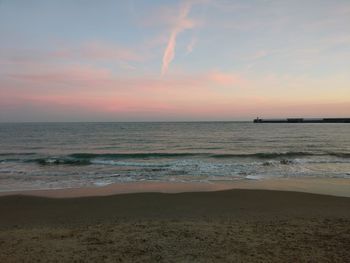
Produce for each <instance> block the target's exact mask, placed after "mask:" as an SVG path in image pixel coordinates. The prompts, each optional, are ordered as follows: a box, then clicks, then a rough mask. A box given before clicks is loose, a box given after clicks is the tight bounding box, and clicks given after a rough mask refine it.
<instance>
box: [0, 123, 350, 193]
mask: <svg viewBox="0 0 350 263" xmlns="http://www.w3.org/2000/svg"><path fill="white" fill-rule="evenodd" d="M277 177H290V178H295V177H320V178H324V177H338V178H349V179H350V125H349V124H253V123H242V122H193V123H22V124H5V123H3V124H0V191H10V190H24V189H48V188H67V187H81V186H102V185H107V184H110V183H118V182H132V181H147V180H151V181H171V182H173V181H181V182H210V181H215V180H230V181H231V180H264V179H265V178H277Z"/></svg>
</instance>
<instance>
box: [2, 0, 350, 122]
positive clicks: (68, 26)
mask: <svg viewBox="0 0 350 263" xmlns="http://www.w3.org/2000/svg"><path fill="white" fill-rule="evenodd" d="M349 25H350V2H349V1H347V0H344V1H341V0H337V1H317V4H316V2H315V1H306V2H305V1H302V2H301V1H226V0H192V1H191V0H187V1H186V0H184V1H136V0H128V1H101V2H99V1H86V2H84V4H81V2H79V1H44V0H35V1H30V3H29V2H28V3H24V2H23V1H17V0H14V1H9V0H4V1H1V2H0V38H1V41H0V121H2V122H7V121H80V120H82V121H166V120H170V121H181V120H184V121H188V120H251V119H252V118H255V117H256V116H257V115H259V116H265V117H289V116H291V117H294V116H300V117H349V115H350V74H349V72H350V48H349V47H350V27H349Z"/></svg>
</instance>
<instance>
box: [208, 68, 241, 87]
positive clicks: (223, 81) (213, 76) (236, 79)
mask: <svg viewBox="0 0 350 263" xmlns="http://www.w3.org/2000/svg"><path fill="white" fill-rule="evenodd" d="M208 80H210V81H212V82H213V83H215V84H218V85H223V86H230V85H243V84H245V83H246V80H245V79H244V78H243V77H242V76H240V75H238V74H230V73H224V72H220V71H212V72H210V73H209V74H208Z"/></svg>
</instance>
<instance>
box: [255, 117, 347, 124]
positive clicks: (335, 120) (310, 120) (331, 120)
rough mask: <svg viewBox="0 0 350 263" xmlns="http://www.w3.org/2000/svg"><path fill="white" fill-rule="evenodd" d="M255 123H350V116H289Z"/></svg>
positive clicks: (259, 120)
mask: <svg viewBox="0 0 350 263" xmlns="http://www.w3.org/2000/svg"><path fill="white" fill-rule="evenodd" d="M254 123H350V118H305V119H304V118H287V119H260V118H259V117H258V118H256V119H255V120H254Z"/></svg>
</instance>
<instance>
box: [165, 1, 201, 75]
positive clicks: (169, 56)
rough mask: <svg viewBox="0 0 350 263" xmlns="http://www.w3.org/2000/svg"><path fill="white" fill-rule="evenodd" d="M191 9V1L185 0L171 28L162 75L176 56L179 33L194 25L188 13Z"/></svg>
mask: <svg viewBox="0 0 350 263" xmlns="http://www.w3.org/2000/svg"><path fill="white" fill-rule="evenodd" d="M190 9H191V3H190V2H185V3H184V4H183V5H181V7H180V12H179V16H178V19H177V20H176V23H175V24H174V26H173V27H172V29H171V33H170V37H169V39H168V43H167V46H166V48H165V50H164V54H163V64H162V75H164V74H165V73H166V72H167V71H168V68H169V64H170V63H171V62H172V60H173V59H174V57H175V47H176V38H177V35H178V34H180V33H181V32H182V31H184V30H186V29H190V28H193V27H194V22H193V21H192V20H190V19H189V18H188V13H189V12H190Z"/></svg>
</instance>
